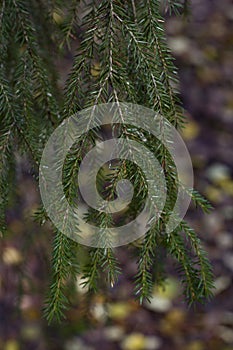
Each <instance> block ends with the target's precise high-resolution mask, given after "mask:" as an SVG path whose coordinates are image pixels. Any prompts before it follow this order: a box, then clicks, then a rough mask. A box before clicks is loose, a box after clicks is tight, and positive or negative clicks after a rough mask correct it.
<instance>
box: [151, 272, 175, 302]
mask: <svg viewBox="0 0 233 350" xmlns="http://www.w3.org/2000/svg"><path fill="white" fill-rule="evenodd" d="M179 292H180V286H179V282H178V280H177V279H175V278H172V277H169V278H167V279H166V281H165V284H164V286H155V288H154V293H153V294H155V295H157V296H159V297H162V298H166V299H169V300H173V299H175V298H176V297H177V296H178V295H179Z"/></svg>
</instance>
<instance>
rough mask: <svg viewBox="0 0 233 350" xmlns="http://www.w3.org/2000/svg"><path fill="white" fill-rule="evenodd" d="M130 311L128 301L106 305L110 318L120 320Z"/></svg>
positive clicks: (130, 306)
mask: <svg viewBox="0 0 233 350" xmlns="http://www.w3.org/2000/svg"><path fill="white" fill-rule="evenodd" d="M131 311H132V305H130V304H129V303H124V302H122V303H112V304H109V305H108V315H109V317H110V318H113V319H116V320H121V319H124V318H126V317H127V316H128V315H129V314H130V312H131Z"/></svg>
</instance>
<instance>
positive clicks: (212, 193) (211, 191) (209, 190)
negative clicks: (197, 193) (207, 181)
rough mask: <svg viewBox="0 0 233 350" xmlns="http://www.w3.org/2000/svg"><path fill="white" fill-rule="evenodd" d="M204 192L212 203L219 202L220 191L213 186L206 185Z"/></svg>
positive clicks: (221, 196)
mask: <svg viewBox="0 0 233 350" xmlns="http://www.w3.org/2000/svg"><path fill="white" fill-rule="evenodd" d="M204 194H205V196H206V197H207V198H208V199H209V200H210V201H211V202H213V203H219V202H221V200H222V198H223V194H222V191H221V190H220V189H219V188H217V187H214V186H207V187H206V189H205V191H204Z"/></svg>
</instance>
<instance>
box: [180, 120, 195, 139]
mask: <svg viewBox="0 0 233 350" xmlns="http://www.w3.org/2000/svg"><path fill="white" fill-rule="evenodd" d="M199 133H200V128H199V126H198V124H197V123H196V122H195V121H193V120H191V121H189V122H188V124H186V125H185V127H184V128H183V129H182V131H181V134H182V136H183V138H184V139H185V140H193V139H195V138H196V137H197V136H198V135H199Z"/></svg>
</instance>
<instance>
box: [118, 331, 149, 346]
mask: <svg viewBox="0 0 233 350" xmlns="http://www.w3.org/2000/svg"><path fill="white" fill-rule="evenodd" d="M121 346H122V349H124V350H144V349H145V347H146V339H145V336H144V335H143V334H141V333H132V334H130V335H129V336H127V337H125V339H124V340H123V342H122V344H121Z"/></svg>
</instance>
